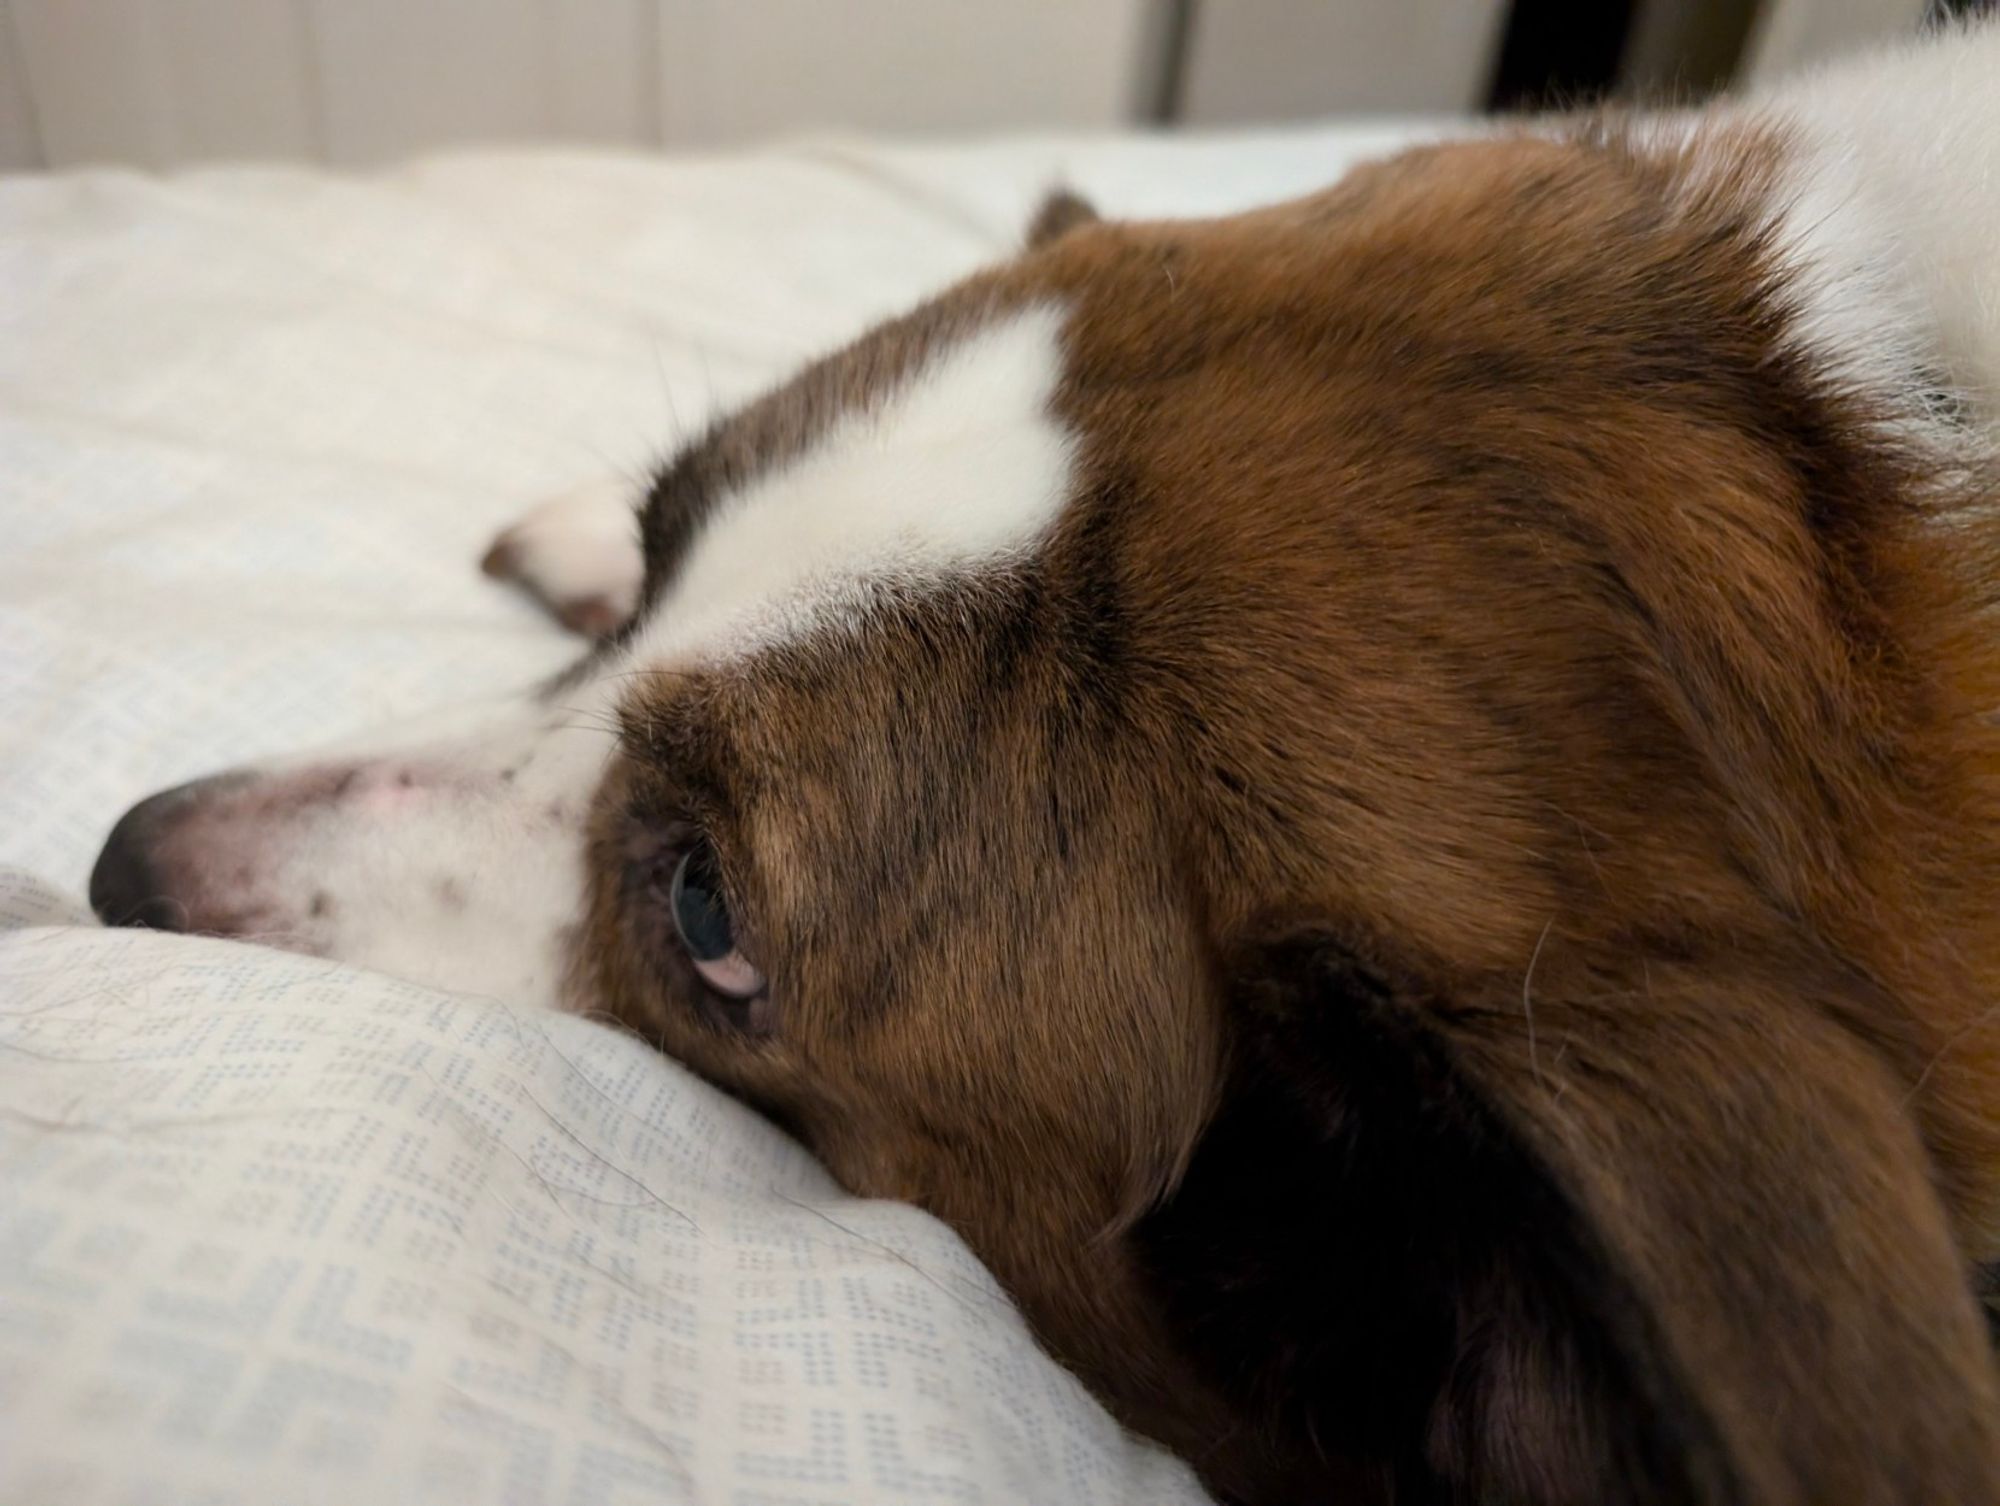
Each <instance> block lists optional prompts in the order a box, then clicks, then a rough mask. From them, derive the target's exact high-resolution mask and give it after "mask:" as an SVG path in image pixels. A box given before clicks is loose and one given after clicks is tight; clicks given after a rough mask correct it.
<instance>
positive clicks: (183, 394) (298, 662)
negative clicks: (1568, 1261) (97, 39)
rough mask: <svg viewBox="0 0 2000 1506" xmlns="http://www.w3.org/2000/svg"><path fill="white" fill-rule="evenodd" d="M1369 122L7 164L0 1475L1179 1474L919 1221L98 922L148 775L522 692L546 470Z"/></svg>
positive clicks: (886, 1485)
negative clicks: (1095, 219) (969, 282)
mask: <svg viewBox="0 0 2000 1506" xmlns="http://www.w3.org/2000/svg"><path fill="white" fill-rule="evenodd" d="M1392 139H1393V133H1381V132H1378V133H1375V134H1372V135H1364V134H1361V133H1355V132H1342V131H1319V132H1312V133H1303V134H1295V135H1289V136H1269V137H1261V138H1258V137H1243V138H1237V139H1233V140H1212V141H1195V142H1179V143H1160V142H1145V141H1130V140H1127V141H1117V140H1107V141H1099V142H1059V141H1041V142H1032V141H1031V142H1014V143H1009V144H999V145H990V146H973V147H960V148H952V149H937V150H929V149H901V150H887V149H881V148H870V147H863V146H847V145H838V144H828V145H818V146H801V147H796V148H792V149H789V150H783V151H773V152H769V153H765V154H762V155H758V156H754V157H747V158H732V159H716V160H704V161H679V162H676V161H666V162H662V161H658V160H651V159H643V158H624V157H611V156H544V155H514V156H505V157H502V156H475V157H460V158H452V159H443V160H438V161H431V162H425V163H421V164H418V165H415V166H412V167H409V168H407V169H405V170H403V171H399V172H396V173H392V174H388V175H385V176H379V177H370V178H341V177H333V176H328V175H323V174H317V173H310V172H303V171H289V170H267V169H257V170H250V169H238V170H228V171H209V172H202V173H196V174H190V175H187V176H183V177H177V178H170V179H164V180H163V179H158V178H149V177H143V176H137V175H131V174H126V173H113V172H100V173H88V174H77V175H67V176H58V177H49V178H36V179H15V180H0V1503H5V1506H39V1503H62V1506H91V1503H119V1506H140V1503H156V1502H160V1503H164V1502H197V1501H198V1502H203V1503H217V1506H220V1503H234V1502H241V1503H245V1506H253V1503H254V1506H286V1503H292V1502H321V1501H323V1502H328V1503H361V1502H369V1503H374V1502H385V1503H387V1502H396V1503H401V1502H432V1501H435V1502H439V1503H449V1506H485V1503H495V1506H498V1503H541V1502H552V1503H553V1502H565V1503H567V1502H575V1503H579V1506H583V1503H604V1502H612V1501H620V1500H632V1501H639V1500H644V1501H648V1502H679V1501H687V1502H695V1501H700V1502H730V1503H740V1506H753V1503H755V1506H779V1503H809V1502H810V1503H831V1502H866V1503H874V1502H909V1503H932V1502H961V1503H978V1502H990V1503H995V1506H1001V1503H1006V1506H1012V1503H1019V1502H1050V1503H1063V1506H1083V1503H1090V1502H1105V1503H1111V1502H1129V1503H1133V1506H1169V1503H1174V1502H1194V1501H1199V1500H1201V1499H1202V1496H1201V1493H1200V1491H1199V1489H1198V1487H1197V1486H1196V1485H1195V1484H1194V1482H1193V1479H1192V1476H1191V1475H1190V1474H1189V1473H1188V1471H1187V1470H1186V1469H1185V1468H1184V1467H1183V1466H1182V1465H1181V1464H1180V1463H1178V1462H1177V1461H1175V1460H1172V1459H1170V1458H1168V1457H1166V1456H1165V1455H1163V1454H1162V1453H1160V1452H1159V1451H1158V1450H1156V1449H1154V1448H1152V1447H1150V1446H1149V1445H1147V1444H1144V1443H1142V1442H1140V1441H1138V1440H1136V1439H1133V1438H1131V1437H1129V1436H1127V1435H1125V1434H1123V1433H1122V1432H1121V1431H1120V1430H1119V1429H1118V1428H1117V1427H1116V1426H1115V1425H1114V1424H1113V1423H1112V1422H1111V1421H1110V1420H1109V1419H1108V1418H1107V1417H1106V1415H1105V1414H1104V1413H1103V1412H1102V1411H1101V1410H1100V1409H1099V1408H1098V1407H1097V1406H1096V1404H1095V1403H1094V1402H1092V1401H1091V1400H1090V1398H1089V1397H1088V1396H1087V1395H1086V1394H1085V1393H1084V1391H1083V1390H1082V1389H1081V1388H1080V1387H1079V1386H1078V1385H1077V1383H1076V1382H1075V1381H1074V1380H1073V1379H1072V1378H1071V1377H1070V1376H1069V1375H1067V1374H1066V1373H1065V1372H1064V1371H1063V1370H1061V1369H1060V1368H1059V1367H1058V1366H1056V1365H1055V1364H1054V1363H1053V1362H1051V1361H1050V1360H1048V1359H1047V1358H1046V1357H1045V1356H1043V1355H1042V1354H1041V1353H1040V1352H1039V1351H1038V1350H1037V1348H1036V1347H1035V1345H1034V1343H1033V1341H1032V1339H1031V1338H1030V1336H1029V1334H1028V1333H1027V1331H1026V1329H1025V1328H1024V1326H1023V1324H1022V1322H1021V1320H1020V1319H1019V1317H1018V1316H1017V1315H1016V1314H1015V1312H1014V1311H1013V1309H1012V1307H1011V1306H1010V1304H1009V1303H1008V1302H1007V1300H1006V1298H1005V1297H1004V1296H1003V1295H1002V1294H1001V1292H1000V1291H999V1290H998V1288H997V1287H996V1285H995V1284H994V1282H993V1280H992V1279H991V1278H990V1277H989V1276H988V1275H987V1274H986V1273H985V1272H984V1271H983V1270H982V1269H981V1268H980V1266H979V1265H978V1264H977V1262H975V1261H974V1260H973V1259H972V1258H971V1257H970V1256H969V1255H968V1254H967V1253H966V1251H965V1250H964V1249H963V1247H962V1246H960V1245H959V1244H958V1242H957V1241H956V1240H955V1239H954V1238H953V1237H952V1236H951V1235H950V1234H949V1233H948V1232H946V1231H945V1230H944V1229H943V1228H942V1227H941V1226H940V1225H938V1224H936V1223H934V1222H933V1221H931V1220H930V1219H928V1218H926V1217H924V1216H923V1215H921V1214H918V1213H916V1212H914V1211H912V1210H910V1209H907V1208H903V1207H898V1206H894V1205H888V1204H878V1203H868V1202H862V1201H859V1200H856V1199H853V1198H850V1197H847V1196H845V1195H844V1194H842V1193H841V1192H840V1191H839V1190H838V1189H837V1188H836V1187H835V1186H834V1185H833V1184H832V1182H831V1181H830V1180H829V1179H828V1178H827V1176H826V1175H825V1173H824V1172H823V1171H821V1170H820V1169H819V1168H818V1166H817V1165H816V1164H815V1163H814V1162H813V1161H812V1160H811V1159H810V1158H808V1157H807V1156H806V1155H805V1154H804V1153H803V1152H802V1151H800V1150H799V1149H798V1148H797V1147H796V1146H795V1145H793V1144H792V1143H791V1142H789V1141H788V1140H786V1139H785V1138H784V1137H783V1136H781V1135H780V1134H778V1133H777V1132H776V1131H775V1130H773V1129H771V1128H769V1127H768V1126H767V1125H765V1124H764V1123H763V1122H762V1121H761V1120H759V1119H758V1118H756V1117H755V1116H754V1115H752V1114H750V1113H749V1112H748V1111H746V1110H744V1109H742V1108H740V1107H739V1106H737V1105H736V1104H735V1103H733V1102H732V1101H731V1100H729V1099H727V1098H726V1097H724V1096H722V1095H721V1094H719V1093H717V1092H715V1091H713V1090H711V1089H709V1088H708V1087H706V1086H705V1085H703V1084H701V1083H700V1082H698V1081H696V1080H695V1079H693V1078H692V1077H690V1076H689V1075H688V1074H687V1073H685V1072H684V1071H682V1070H681V1069H680V1068H678V1067H677V1066H675V1065H674V1064H673V1063H671V1062H669V1061H667V1060H665V1059H663V1058H661V1057H660V1056H658V1055H657V1054H655V1053H654V1052H652V1051H650V1050H649V1049H647V1048H646V1047H644V1046H643V1045H641V1044H640V1043H638V1042H636V1041H634V1040H631V1039H629V1038H627V1037H625V1036H622V1035H620V1034H617V1033H615V1032H613V1031H611V1030H609V1029H606V1028H604V1027H602V1026H599V1025H595V1024H591V1023H587V1022H584V1021H581V1020H577V1019H572V1018H566V1017H556V1016H551V1015H547V1014H537V1013H531V1012H526V1011H520V1010H516V1009H514V1008H511V1007H509V1006H508V1005H507V1004H506V1003H505V1001H493V1000H484V999H478V998H473V997H469V996H462V995H453V994H449V993H442V992H436V991H429V990H423V989H417V988H412V987H409V986H406V985H403V984H400V983H398V982H396V981H393V980H391V979H388V978H384V977H381V976H378V975H373V974H369V973H364V972H361V971H358V970H354V969H347V968H341V967H337V966H332V965H329V964H326V963H322V962H317V961H313V960H309V959H303V958H298V957H292V956H288V955H285V954H283V953H279V952H273V951H266V950H263V949H260V948H257V947H252V946H248V945H240V944H226V943H222V942H216V941H207V940H199V939H187V938H178V937H165V936H152V935H147V934H143V933H118V932H104V931H101V930H98V929H96V928H94V927H92V926H90V924H89V921H88V916H87V913H86V912H85V911H84V909H83V906H82V902H81V894H82V891H83V886H84V880H85V876H86V874H87V873H88V870H89V865H90V862H91V859H92V856H93V854H94V852H95V849H96V846H97V844H98V843H99V842H100V841H101V840H102V837H103V835H104V832H105V830H106V828H107V827H108V826H109V824H110V822H111V820H112V819H113V817H114V816H116V815H117V813H118V812H119V811H120V810H121V809H122V808H123V807H124V806H125V805H126V804H127V803H129V802H130V801H131V800H132V799H134V798H135V797H137V796H139V795H141V794H144V793H147V792H149V791H151V790H154V789H157V788H159V787H161V786H163V785H165V784H168V783H171V782H175V781H178V780H180V779H183V778H187V777H191V776H193V775H197V774H201V773H205V772H209V771H212V770H215V769H218V768H221V767H224V766H227V765H231V764H236V763H240V762H243V761H246V760H249V759H253V758H256V757H259V756H263V755H269V754H274V753H280V752H284V751H286V750H288V749H291V748H294V747H297V746H300V745H304V744H310V743H314V742H319V741H324V740H326V739H328V738H329V737H333V736H339V735H344V734H347V733H351V732H354V731H357V730H359V729H362V728H365V727H366V726H368V725H369V724H371V723H375V722H381V721H384V720H388V719H392V718H395V717H399V716H402V715H405V714H408V713H413V712H419V711H423V710H425V709H428V708H429V707H431V706H433V705H435V704H437V703H440V702H448V701H454V700H463V699H467V698H470V697H473V696H476V695H483V694H487V693H490V692H493V691H496V690H499V689H502V688H505V687H509V686H512V685H516V684H522V683H526V682H527V681H529V680H531V679H533V678H535V677H536V676H539V675H541V674H543V673H544V672H547V671H549V670H551V669H553V668H555V667H557V666H558V665H560V664H561V663H563V662H564V661H565V660H566V659H567V658H568V657H569V656H570V655H571V653H572V652H573V645H572V644H570V643H568V642H566V641H565V640H564V639H563V638H562V636H561V635H560V634H559V633H558V632H557V631H556V630H555V629H554V628H553V627H551V626H549V625H548V624H547V623H546V622H545V621H544V620H543V619H542V618H541V617H540V616H539V615H538V614H537V613H536V612H535V611H534V610H532V609H531V608H530V607H528V606H527V605H526V604H525V603H524V602H522V601H520V600H518V599H516V598H515V597H514V596H512V595H511V594H508V593H505V592H503V591H500V590H497V589H495V588H493V587H492V586H491V585H490V584H488V583H487V582H485V581H483V580H481V579H480V577H479V576H478V575H477V573H476V571H475V570H474V568H473V562H474V560H475V559H476V558H477V556H478V554H479V552H480V550H481V548H482V547H483V546H484V544H485V543H486V541H487V539H488V538H489V536H490V535H491V534H492V533H493V532H494V531H495V530H496V529H497V528H498V527H499V526H500V525H501V524H502V523H503V522H505V521H506V520H507V519H508V518H509V517H510V516H511V515H513V514H514V513H517V512H519V511H520V510H522V509H523V508H524V507H525V506H527V505H529V504H530V503H532V502H534V501H535V500H536V499H537V498H538V497H540V496H541V495H542V494H544V493H546V492H548V491H551V490H553V489H558V488H563V487H568V486H570V485H573V484H575V483H577V482H579V481H584V480H588V479H591V478H593V477H595V476H597V475H600V474H603V473H605V472H607V471H618V470H624V471H631V472H634V473H637V472H638V471H639V470H640V469H641V468H643V467H644V466H645V465H646V464H647V463H648V462H649V461H650V460H651V459H652V458H654V457H656V456H658V455H659V454H660V453H661V452H662V451H663V450H665V449H667V448H669V447H670V446H671V445H672V444H673V443H674V440H675V437H676V435H678V434H682V433H685V432H686V431H687V430H689V429H690V428H692V427H693V426H695V425H696V424H698V423H699V422H700V421H701V420H702V419H703V418H704V417H705V416H706V415H707V414H708V413H710V412H711V411H712V410H713V409H715V408H716V406H717V405H719V404H724V403H727V402H730V401H732V400H734V399H737V398H740V397H742V396H744V395H746V394H747V393H749V392H750V391H752V390H753V389H755V388H756V387H758V386H759V385H760V384H762V383H764V382H766V381H768V380H770V379H771V378H773V377H774V376H777V375H780V374H782V373H783V372H784V371H785V370H786V369H787V368H788V367H790V366H791V365H792V364H793V363H795V362H796V361H797V360H799V359H800V358H801V357H803V356H806V355H809V354H812V353H814V352H816V351H818V350H820V349H823V348H825V347H826V346H828V345H829V344H831V343H833V342H836V341H838V340H840V339H843V338H845V337H846V336H848V335H850V334H852V333H854V332H856V331H857V330H859V329H860V328H861V327H863V326H864V325H865V324H867V323H868V322H870V321H872V320H873V319H875V318H877V317H879V316H881V315H883V314H885V313H888V312H891V311H893V310H895V309H897V308H899V307H901V306H903V305H905V304H907V303H908V302H910V301H912V300H913V299H914V298H916V297H918V296H920V295H921V294H923V293H924V292H926V291H927V290H929V289H931V288H933V287H935V286H937V285H939V284H941V283H942V282H944V281H946V280H948V279H950V278H952V277H954V276H956V275H958V274H960V273H962V272H964V271H967V270H969V269H970V268H972V267H974V266H976V265H977V264H979V263H980V262H982V261H984V260H987V259H990V258H992V257H994V256H996V255H999V254H1002V253H1003V252H1004V251H1005V250H1006V248H1007V247H1008V246H1009V245H1010V244H1011V243H1012V242H1013V241H1014V239H1015V238H1016V236H1017V235H1018V232H1019V228H1020V226H1021V225H1022V224H1023V223H1024V222H1025V218H1026V216H1027V214H1028V212H1029V210H1030V208H1031V205H1032V202H1033V200H1034V198H1035V197H1036V195H1037V193H1038V191H1039V190H1040V189H1041V188H1042V187H1044V186H1045V185H1047V184H1049V183H1051V182H1053V181H1055V180H1057V179H1058V178H1062V179H1065V180H1067V181H1069V182H1071V183H1073V184H1075V185H1076V186H1078V187H1080V188H1082V189H1083V190H1085V191H1086V192H1087V193H1090V194H1092V195H1093V196H1095V197H1096V198H1097V199H1098V200H1099V201H1100V203H1101V204H1102V205H1103V207H1104V208H1105V209H1106V210H1108V211H1110V212H1114V213H1119V214H1143V215H1157V214H1167V213H1172V214H1188V213H1205V212H1210V211H1214V210H1221V209H1227V208H1233V207H1238V206H1243V205H1247V204H1252V203H1256V202H1262V201H1267V200H1270V199H1274V198H1278V197H1283V196H1286V195H1289V194H1293V193H1296V192H1301V191H1304V190H1307V189H1309V188H1312V187H1315V186H1317V185H1319V184H1322V183H1324V182H1326V181H1328V180H1330V179H1331V178H1333V177H1334V176H1336V175H1337V174H1338V172H1339V171H1340V169H1341V167H1342V166H1343V165H1344V164H1345V163H1346V162H1347V161H1349V160H1351V159H1352V158H1353V157H1355V156H1356V155H1357V154H1362V153H1370V152H1374V151H1377V150H1380V149H1382V148H1384V147H1385V146H1386V145H1388V144H1389V143H1390V141H1391V140H1392Z"/></svg>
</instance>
